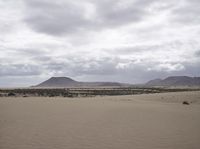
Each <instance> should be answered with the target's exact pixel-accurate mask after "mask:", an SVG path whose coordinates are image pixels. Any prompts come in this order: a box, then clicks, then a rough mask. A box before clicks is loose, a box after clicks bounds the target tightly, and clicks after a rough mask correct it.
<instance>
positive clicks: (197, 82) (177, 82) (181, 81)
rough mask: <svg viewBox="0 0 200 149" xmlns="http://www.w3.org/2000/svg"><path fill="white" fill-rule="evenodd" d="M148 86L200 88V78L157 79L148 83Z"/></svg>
mask: <svg viewBox="0 0 200 149" xmlns="http://www.w3.org/2000/svg"><path fill="white" fill-rule="evenodd" d="M145 85H146V86H200V77H188V76H170V77H168V78H165V79H163V80H162V79H155V80H151V81H149V82H147V83H146V84H145Z"/></svg>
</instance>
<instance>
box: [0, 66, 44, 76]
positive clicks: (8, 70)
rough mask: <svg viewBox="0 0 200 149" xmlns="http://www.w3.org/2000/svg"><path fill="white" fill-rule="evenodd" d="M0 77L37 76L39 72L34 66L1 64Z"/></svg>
mask: <svg viewBox="0 0 200 149" xmlns="http://www.w3.org/2000/svg"><path fill="white" fill-rule="evenodd" d="M0 68H1V69H0V76H37V75H40V74H41V70H40V69H39V67H38V66H36V65H30V64H29V65H25V64H9V65H6V64H1V65H0Z"/></svg>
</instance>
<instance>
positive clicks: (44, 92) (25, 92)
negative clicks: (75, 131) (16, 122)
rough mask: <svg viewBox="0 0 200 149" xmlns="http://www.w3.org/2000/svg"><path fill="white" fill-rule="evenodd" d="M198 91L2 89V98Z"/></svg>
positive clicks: (163, 89) (0, 92)
mask: <svg viewBox="0 0 200 149" xmlns="http://www.w3.org/2000/svg"><path fill="white" fill-rule="evenodd" d="M194 90H198V89H177V88H176V89H169V88H137V87H135V88H26V89H0V96H3V97H5V96H9V97H13V96H15V97H16V96H20V97H29V96H36V97H37V96H38V97H41V96H43V97H56V96H61V97H90V96H105V95H107V96H113V95H135V94H151V93H164V92H180V91H194Z"/></svg>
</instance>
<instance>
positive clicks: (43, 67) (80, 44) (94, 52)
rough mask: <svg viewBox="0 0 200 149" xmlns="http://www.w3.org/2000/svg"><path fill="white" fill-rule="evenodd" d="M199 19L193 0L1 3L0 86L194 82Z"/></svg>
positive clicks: (199, 61) (198, 4)
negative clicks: (184, 78)
mask: <svg viewBox="0 0 200 149" xmlns="http://www.w3.org/2000/svg"><path fill="white" fill-rule="evenodd" d="M199 14H200V1H199V0H167V1H164V0H0V87H14V86H30V85H35V84H37V83H39V82H41V81H43V80H46V79H48V78H49V77H52V76H68V77H71V78H73V79H77V80H79V81H117V82H128V83H143V82H146V81H147V80H149V79H154V78H164V77H166V76H169V75H190V76H200V15H199Z"/></svg>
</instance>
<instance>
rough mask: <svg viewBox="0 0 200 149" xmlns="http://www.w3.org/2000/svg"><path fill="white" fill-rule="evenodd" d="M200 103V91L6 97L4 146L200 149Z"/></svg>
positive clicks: (0, 140)
mask: <svg viewBox="0 0 200 149" xmlns="http://www.w3.org/2000/svg"><path fill="white" fill-rule="evenodd" d="M184 100H188V101H190V102H192V103H191V104H190V105H183V104H182V101H184ZM199 103H200V92H199V91H198V92H182V93H161V94H152V95H150V94H147V95H135V96H112V97H92V98H37V97H34V98H33V97H28V98H20V97H17V98H15V97H12V98H8V97H7V98H0V149H199V148H200V104H199Z"/></svg>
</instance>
